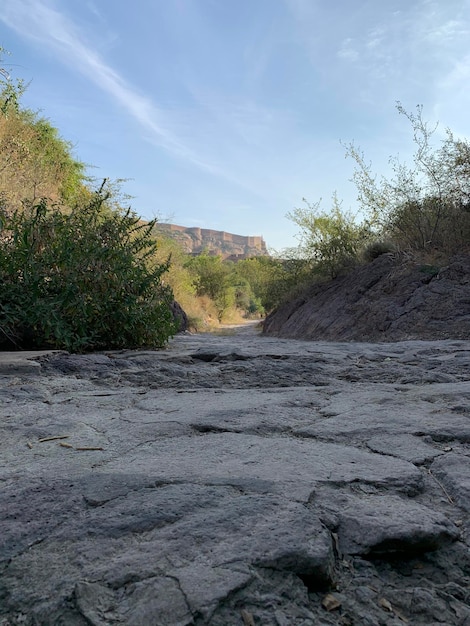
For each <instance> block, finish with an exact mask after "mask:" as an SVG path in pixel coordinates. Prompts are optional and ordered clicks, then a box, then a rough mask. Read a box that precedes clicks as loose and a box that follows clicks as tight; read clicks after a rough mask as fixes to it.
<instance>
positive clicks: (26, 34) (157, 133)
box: [0, 0, 238, 182]
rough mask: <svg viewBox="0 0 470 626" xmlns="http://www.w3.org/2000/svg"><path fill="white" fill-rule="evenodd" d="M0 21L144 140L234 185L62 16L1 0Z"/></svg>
mask: <svg viewBox="0 0 470 626" xmlns="http://www.w3.org/2000/svg"><path fill="white" fill-rule="evenodd" d="M1 4H2V12H1V14H0V20H2V21H3V22H4V23H5V24H6V25H7V26H8V27H9V28H11V29H12V30H14V31H16V33H18V34H19V35H20V36H21V37H23V38H27V39H30V40H33V41H35V42H36V43H38V44H41V45H42V46H45V47H46V48H48V49H50V50H51V51H53V52H54V53H56V54H57V55H58V58H60V59H61V60H62V62H63V63H65V64H66V65H67V66H69V67H71V68H72V69H73V70H74V71H77V72H79V73H81V74H82V75H83V76H85V77H86V78H87V79H88V80H90V81H92V82H93V83H94V84H95V85H96V86H97V87H99V88H100V89H101V90H103V91H105V92H106V93H107V94H108V95H109V96H111V97H112V98H113V100H114V101H115V102H117V103H118V104H119V105H120V106H122V107H123V108H124V109H125V110H126V111H127V112H128V113H129V114H130V115H131V116H132V117H133V118H134V119H135V120H136V121H137V122H138V123H139V124H140V125H141V126H142V127H143V128H144V129H145V130H146V131H147V133H148V136H147V139H149V140H150V141H152V143H155V144H157V145H158V146H161V147H163V148H164V149H165V150H167V151H168V152H170V153H172V154H173V155H175V156H177V157H179V158H181V159H184V160H187V161H189V162H191V163H192V164H194V165H196V166H198V167H199V168H201V169H203V170H205V171H207V172H209V173H210V174H213V175H216V176H222V177H224V178H226V179H229V180H232V182H238V181H234V180H233V178H232V177H231V176H230V175H228V174H227V173H225V172H224V171H223V170H222V169H221V168H219V167H218V166H216V165H214V164H212V163H210V162H209V161H208V160H206V159H204V158H201V157H200V156H198V155H197V154H196V153H195V152H194V151H193V150H191V148H190V147H189V146H187V145H186V144H185V143H184V142H183V141H182V140H181V139H180V138H179V137H178V136H176V134H175V133H173V132H172V131H171V130H170V129H169V128H168V124H166V123H165V120H164V119H163V117H164V116H163V114H162V113H161V112H160V111H159V110H158V109H157V107H156V106H155V105H154V104H153V103H152V101H151V100H149V99H148V98H147V97H145V96H144V95H142V94H140V93H139V92H138V91H137V89H135V88H134V87H133V86H132V85H130V84H129V83H128V82H127V81H126V80H125V79H124V78H123V77H122V76H121V75H120V74H119V73H118V72H117V71H116V70H114V69H113V68H112V67H111V66H109V65H108V64H107V63H106V62H105V61H104V60H103V58H102V57H101V56H100V55H99V54H98V52H97V51H96V50H94V49H93V48H92V47H91V46H89V45H87V42H86V40H85V37H84V36H83V35H82V33H81V32H80V31H79V29H78V28H77V27H76V26H75V25H74V24H73V23H72V22H71V20H69V19H68V18H67V17H66V16H65V15H63V14H62V13H60V12H59V11H57V10H55V9H54V8H52V6H51V5H49V4H47V3H45V2H41V1H38V0H3V2H2V3H1Z"/></svg>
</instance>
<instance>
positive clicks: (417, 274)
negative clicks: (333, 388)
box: [265, 253, 470, 341]
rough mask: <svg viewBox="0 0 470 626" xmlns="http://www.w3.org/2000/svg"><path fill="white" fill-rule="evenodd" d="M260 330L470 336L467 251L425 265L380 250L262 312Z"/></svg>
mask: <svg viewBox="0 0 470 626" xmlns="http://www.w3.org/2000/svg"><path fill="white" fill-rule="evenodd" d="M265 333H266V334H269V335H272V336H277V337H291V338H295V339H314V340H325V339H326V340H329V341H403V340H408V339H432V340H434V339H456V338H459V339H470V254H468V253H467V254H464V253H462V254H459V255H456V256H454V257H452V258H450V259H440V260H438V259H436V260H434V261H432V262H430V261H429V260H428V261H424V260H423V259H421V260H419V259H418V258H413V257H410V258H406V257H405V258H404V257H403V256H402V255H398V254H383V255H382V256H380V257H378V258H376V259H375V260H374V261H373V262H371V263H368V264H366V265H362V266H359V267H357V268H356V269H354V270H352V271H350V272H349V273H347V274H345V275H342V276H339V277H338V278H336V279H334V280H331V281H328V282H326V283H316V284H313V285H312V286H311V288H310V289H308V290H306V291H305V292H304V293H303V294H302V295H301V296H299V297H298V298H296V299H294V300H292V301H290V302H287V303H286V304H284V305H283V306H281V307H280V308H279V310H277V311H274V312H273V313H272V314H271V315H269V317H268V318H267V320H266V323H265Z"/></svg>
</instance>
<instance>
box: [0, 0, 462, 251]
mask: <svg viewBox="0 0 470 626" xmlns="http://www.w3.org/2000/svg"><path fill="white" fill-rule="evenodd" d="M0 46H2V47H3V48H4V49H5V50H7V51H8V52H9V54H8V55H5V54H3V58H2V63H1V66H2V67H6V69H7V70H8V72H9V73H10V74H11V76H12V78H14V79H16V78H22V79H24V80H25V81H26V82H27V83H29V86H28V89H27V92H26V94H25V96H24V99H23V103H24V105H25V106H27V107H28V108H31V109H33V110H35V111H40V113H41V115H43V116H44V117H47V118H48V119H49V120H50V121H51V123H52V124H53V125H54V126H56V127H57V128H58V129H59V131H60V134H61V136H62V137H63V138H64V139H67V140H68V141H70V142H71V143H72V145H73V146H74V155H75V156H76V157H77V158H78V159H79V160H80V161H83V162H85V163H86V164H87V165H88V173H89V175H90V176H93V177H95V178H96V179H97V180H102V179H103V178H111V179H113V180H115V179H125V182H124V183H123V191H124V192H125V193H126V194H129V195H130V196H131V200H130V201H129V203H130V204H131V206H132V208H133V209H134V210H135V212H136V213H138V214H139V215H141V216H142V217H143V218H146V219H151V218H154V217H157V218H158V219H159V220H160V221H163V222H173V223H175V224H180V225H183V226H188V227H192V226H200V227H202V228H213V229H216V230H225V231H227V232H231V233H236V234H240V235H262V236H263V237H264V239H265V241H266V242H267V244H268V247H269V248H270V249H272V250H274V251H280V250H282V249H284V248H287V247H291V246H295V245H297V238H296V237H297V234H298V230H299V229H298V227H297V226H296V225H295V224H294V223H293V222H292V221H290V220H289V219H288V218H287V217H286V214H287V213H288V212H289V211H292V210H293V209H294V208H296V207H300V206H304V204H303V198H306V199H307V200H308V201H309V202H310V203H311V204H314V203H315V202H317V201H318V200H320V199H322V204H321V206H322V207H323V208H324V209H325V210H328V209H329V208H330V207H331V197H332V195H333V193H334V192H336V193H337V195H338V197H339V199H340V200H341V201H342V206H343V208H344V209H345V210H346V211H351V212H353V213H357V212H358V211H359V218H360V216H361V214H360V207H359V206H358V204H357V201H356V198H357V191H356V189H355V187H354V185H353V183H352V182H351V178H352V175H353V172H354V163H353V162H352V160H351V159H349V158H345V147H344V146H345V145H347V144H350V143H351V142H354V143H355V145H356V146H358V147H359V148H360V149H361V150H362V151H363V152H364V154H365V157H366V161H368V162H369V161H370V162H371V163H372V169H373V171H374V172H377V173H378V174H379V175H380V174H384V175H387V173H388V171H389V170H388V168H389V164H388V162H389V157H390V156H399V158H400V159H401V160H403V161H406V162H409V161H410V159H411V156H412V153H413V142H412V133H411V128H410V124H409V122H408V121H407V120H406V118H405V117H404V116H401V115H399V114H398V112H397V110H396V103H397V101H400V102H401V103H402V104H403V106H404V107H405V109H406V110H408V111H415V110H416V109H415V107H416V106H417V105H423V116H424V118H425V119H427V120H429V121H430V122H436V121H439V128H438V134H439V133H440V132H442V133H443V132H444V129H445V128H447V127H448V128H450V129H451V130H452V131H453V132H454V133H455V134H456V135H457V136H459V137H462V138H465V137H470V116H469V111H470V0H134V2H132V3H131V2H129V0H126V1H124V0H80V1H78V0H75V1H74V0H0Z"/></svg>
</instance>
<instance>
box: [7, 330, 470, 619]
mask: <svg viewBox="0 0 470 626" xmlns="http://www.w3.org/2000/svg"><path fill="white" fill-rule="evenodd" d="M250 328H251V332H248V330H246V329H245V332H243V333H238V334H233V335H232V334H229V335H226V336H210V335H199V336H192V335H181V336H178V337H177V338H175V339H174V340H173V341H172V342H171V343H170V346H169V348H168V349H166V350H164V351H159V352H151V351H149V352H145V351H138V352H119V353H108V354H105V353H103V354H93V355H83V356H72V355H67V354H60V353H59V354H49V355H47V354H46V355H43V356H41V357H39V358H38V359H36V361H35V360H34V359H33V360H32V361H31V360H30V361H27V362H26V361H24V358H23V361H21V360H20V361H18V360H17V361H12V362H10V363H8V362H7V359H6V358H5V356H4V357H3V368H1V369H0V398H1V404H0V414H1V421H0V424H1V430H2V436H1V440H0V447H1V456H0V459H1V474H0V481H1V491H0V524H1V527H0V624H1V625H2V626H7V625H17V624H22V625H27V626H32V625H35V626H38V625H59V624H60V625H65V626H85V625H90V624H91V625H93V626H105V625H109V624H111V625H119V624H121V625H128V626H157V625H161V626H163V625H164V626H185V625H195V626H200V625H203V624H208V625H210V626H227V625H232V624H240V625H241V626H253V625H256V626H258V625H263V626H270V625H273V626H274V625H276V626H296V625H298V626H300V625H304V626H307V625H311V624H314V625H327V624H328V625H333V624H335V625H343V626H346V625H357V626H359V625H360V626H376V625H382V624H383V625H392V624H393V625H397V626H398V625H400V626H403V624H410V625H415V624H422V625H426V626H432V625H437V624H440V625H442V624H445V625H461V626H464V625H466V626H469V625H470V553H469V547H470V528H469V523H470V514H469V512H470V446H469V444H470V341H465V340H446V341H407V342H401V343H391V344H387V343H326V342H304V341H295V340H282V339H276V338H271V337H264V336H259V335H258V334H255V332H254V329H253V327H250ZM0 365H1V361H0Z"/></svg>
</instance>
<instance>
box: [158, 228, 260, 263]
mask: <svg viewBox="0 0 470 626" xmlns="http://www.w3.org/2000/svg"><path fill="white" fill-rule="evenodd" d="M156 228H157V230H160V231H162V232H163V233H165V234H167V235H170V236H171V237H172V238H174V239H176V240H177V241H178V242H179V243H180V244H181V245H182V247H183V249H184V250H185V252H187V253H188V254H194V255H197V254H201V253H202V252H207V253H209V254H214V255H220V256H222V257H223V258H224V259H233V260H237V259H246V258H250V257H253V256H267V255H268V250H267V247H266V243H265V242H264V239H263V238H262V237H261V236H253V237H245V236H243V235H234V234H232V233H226V232H224V231H221V230H211V229H209V228H197V227H194V228H187V227H186V226H177V225H176V224H157V226H156Z"/></svg>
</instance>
